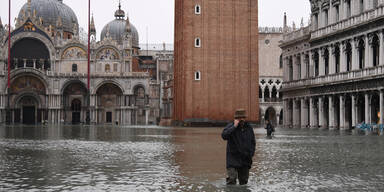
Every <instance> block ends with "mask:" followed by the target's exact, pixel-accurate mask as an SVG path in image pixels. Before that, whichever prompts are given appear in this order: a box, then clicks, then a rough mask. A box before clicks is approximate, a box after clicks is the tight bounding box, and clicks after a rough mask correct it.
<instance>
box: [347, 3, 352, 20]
mask: <svg viewBox="0 0 384 192" xmlns="http://www.w3.org/2000/svg"><path fill="white" fill-rule="evenodd" d="M345 3H346V4H345V5H346V9H347V17H350V16H351V13H352V10H351V0H346V1H345Z"/></svg>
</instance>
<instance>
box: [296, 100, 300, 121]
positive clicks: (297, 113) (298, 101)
mask: <svg viewBox="0 0 384 192" xmlns="http://www.w3.org/2000/svg"><path fill="white" fill-rule="evenodd" d="M300 104H301V103H300V100H295V106H296V107H295V116H296V119H295V120H296V121H295V127H300V122H301V111H300V110H301V106H300Z"/></svg>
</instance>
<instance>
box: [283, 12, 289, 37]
mask: <svg viewBox="0 0 384 192" xmlns="http://www.w3.org/2000/svg"><path fill="white" fill-rule="evenodd" d="M286 32H288V26H287V13H286V12H284V21H283V33H286Z"/></svg>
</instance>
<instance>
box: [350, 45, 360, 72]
mask: <svg viewBox="0 0 384 192" xmlns="http://www.w3.org/2000/svg"><path fill="white" fill-rule="evenodd" d="M351 46H352V70H357V69H359V39H354V40H352V43H351Z"/></svg>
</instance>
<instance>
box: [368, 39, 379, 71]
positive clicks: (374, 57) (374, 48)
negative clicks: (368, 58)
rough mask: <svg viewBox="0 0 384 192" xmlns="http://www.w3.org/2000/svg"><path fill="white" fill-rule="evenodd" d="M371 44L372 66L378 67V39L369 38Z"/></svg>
mask: <svg viewBox="0 0 384 192" xmlns="http://www.w3.org/2000/svg"><path fill="white" fill-rule="evenodd" d="M370 38H372V39H371V44H372V61H373V66H375V67H376V66H378V65H379V58H380V49H379V44H380V43H379V38H378V37H377V36H376V35H373V36H371V37H370Z"/></svg>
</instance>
